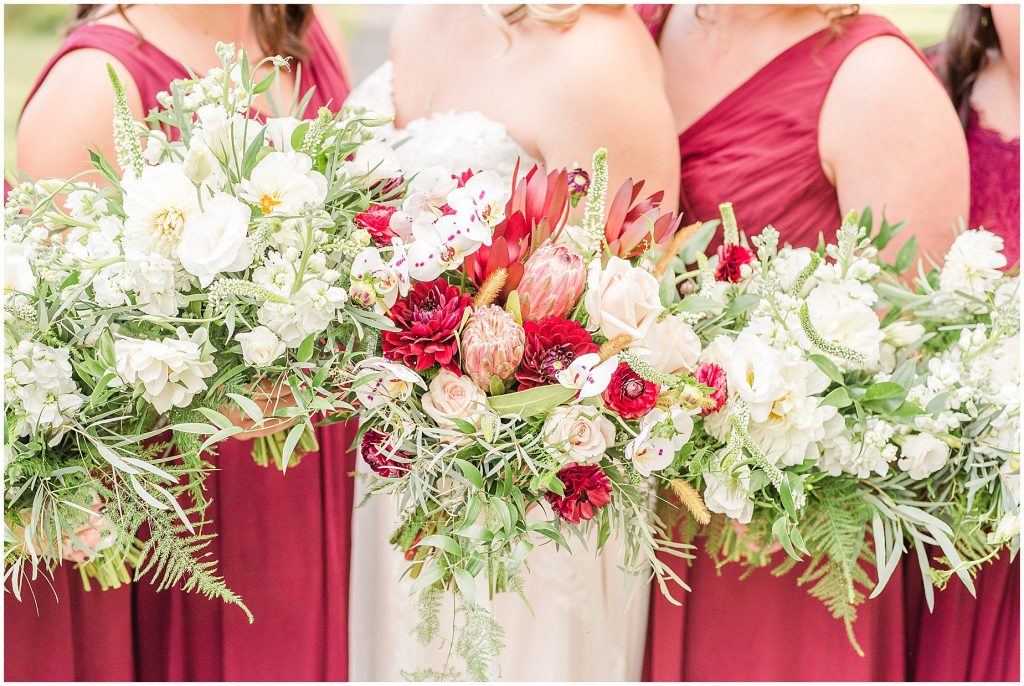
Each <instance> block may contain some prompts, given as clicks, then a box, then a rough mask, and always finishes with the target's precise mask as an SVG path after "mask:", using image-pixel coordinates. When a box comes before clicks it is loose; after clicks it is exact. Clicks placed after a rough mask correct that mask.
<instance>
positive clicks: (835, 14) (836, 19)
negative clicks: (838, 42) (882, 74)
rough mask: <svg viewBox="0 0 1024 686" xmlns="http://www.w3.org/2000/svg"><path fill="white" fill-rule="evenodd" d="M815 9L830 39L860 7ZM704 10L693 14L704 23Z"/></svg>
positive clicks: (841, 29)
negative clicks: (824, 24)
mask: <svg viewBox="0 0 1024 686" xmlns="http://www.w3.org/2000/svg"><path fill="white" fill-rule="evenodd" d="M817 8H818V11H819V12H821V13H822V14H823V15H824V16H825V18H826V19H828V28H829V33H831V34H832V37H835V36H838V35H839V34H841V33H842V32H843V29H844V28H845V27H844V22H846V20H848V19H852V18H853V17H856V16H857V15H858V14H860V5H858V4H849V5H817ZM705 9H707V5H697V7H696V10H695V12H696V15H697V19H698V20H700V21H705V19H706V18H705V17H704V16H702V15H703V13H704V10H705ZM666 14H667V10H666Z"/></svg>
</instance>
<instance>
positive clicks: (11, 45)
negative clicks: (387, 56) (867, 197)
mask: <svg viewBox="0 0 1024 686" xmlns="http://www.w3.org/2000/svg"><path fill="white" fill-rule="evenodd" d="M71 8H72V5H5V6H4V143H5V145H4V169H5V170H10V169H11V168H12V165H13V163H14V159H15V152H14V130H15V126H16V123H17V117H18V113H19V112H20V111H21V107H22V105H23V103H24V101H25V97H26V96H27V95H28V92H29V89H30V88H31V87H32V84H33V83H35V79H36V77H37V76H38V74H39V71H40V70H41V69H42V68H43V65H44V64H46V60H47V59H48V58H49V57H50V55H52V54H53V52H54V50H56V48H57V46H58V45H59V43H60V34H61V30H62V27H63V25H64V23H65V22H66V20H67V18H68V17H69V16H70V13H71ZM955 8H956V5H866V6H865V9H866V10H867V11H871V12H876V13H878V14H882V15H885V16H886V17H888V18H889V19H891V20H892V21H893V22H894V23H895V24H896V25H897V26H899V27H900V28H901V29H902V30H903V31H905V32H906V33H907V35H909V36H910V38H911V39H913V40H914V42H915V43H917V44H918V45H920V46H927V45H931V44H933V43H935V42H937V41H939V40H940V39H941V38H942V36H943V35H945V33H946V29H947V28H948V27H949V21H950V17H951V16H952V13H953V11H954V9H955ZM330 10H331V12H332V14H334V15H335V16H337V17H338V19H339V21H340V22H341V24H342V26H343V27H345V30H346V34H348V37H349V45H350V49H351V51H352V52H353V53H360V52H361V51H371V50H372V51H373V52H374V54H379V53H380V51H381V46H380V45H377V44H374V45H372V46H371V45H366V44H365V43H361V42H360V41H359V27H360V25H361V24H362V23H363V20H364V16H365V13H368V12H371V11H378V12H386V11H387V10H386V9H385V8H381V7H375V8H371V7H365V6H358V5H356V6H353V5H347V6H346V5H335V6H331V7H330ZM359 57H360V55H359V54H354V55H353V60H352V61H353V67H354V68H355V67H356V66H357V64H361V63H362V62H365V60H362V61H360V60H359Z"/></svg>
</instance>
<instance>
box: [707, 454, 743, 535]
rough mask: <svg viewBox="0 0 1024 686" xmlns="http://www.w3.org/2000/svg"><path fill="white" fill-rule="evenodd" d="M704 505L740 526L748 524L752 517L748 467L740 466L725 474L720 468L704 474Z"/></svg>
mask: <svg viewBox="0 0 1024 686" xmlns="http://www.w3.org/2000/svg"><path fill="white" fill-rule="evenodd" d="M704 504H705V505H707V506H708V509H709V510H711V511H712V512H719V513H721V514H724V515H725V516H726V517H729V518H730V519H735V520H736V521H737V522H739V523H740V524H749V523H750V519H751V518H752V517H753V516H754V503H753V502H752V501H751V500H750V467H748V466H746V465H741V466H739V467H736V468H735V469H733V470H732V471H731V473H725V472H722V471H721V468H718V469H716V470H715V471H710V472H707V471H706V472H704Z"/></svg>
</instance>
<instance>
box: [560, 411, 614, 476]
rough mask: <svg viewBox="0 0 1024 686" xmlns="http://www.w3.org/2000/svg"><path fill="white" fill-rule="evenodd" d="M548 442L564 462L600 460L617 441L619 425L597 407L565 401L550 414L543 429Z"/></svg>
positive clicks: (591, 462)
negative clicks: (616, 434)
mask: <svg viewBox="0 0 1024 686" xmlns="http://www.w3.org/2000/svg"><path fill="white" fill-rule="evenodd" d="M542 434H543V436H544V444H545V445H547V446H548V447H550V448H553V449H554V450H553V452H555V454H557V455H558V457H559V459H561V461H562V462H563V463H567V462H576V463H578V464H597V463H598V462H600V461H601V458H602V457H604V454H605V451H606V450H608V447H609V446H611V445H612V444H613V443H615V425H614V424H612V423H611V422H610V421H608V418H607V417H605V416H604V415H602V414H601V411H600V410H598V409H597V408H596V407H590V406H588V405H562V406H561V407H557V408H555V410H554V411H553V412H552V413H551V414H550V415H549V416H548V419H547V421H546V422H544V428H543V429H542Z"/></svg>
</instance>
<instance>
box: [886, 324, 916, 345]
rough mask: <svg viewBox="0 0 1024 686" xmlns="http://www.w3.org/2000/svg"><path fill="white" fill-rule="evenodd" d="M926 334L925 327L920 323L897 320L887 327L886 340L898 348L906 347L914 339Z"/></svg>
mask: <svg viewBox="0 0 1024 686" xmlns="http://www.w3.org/2000/svg"><path fill="white" fill-rule="evenodd" d="M924 334H925V328H924V327H923V326H921V325H920V324H916V323H912V322H907V321H895V322H893V323H892V324H890V325H889V326H887V327H885V340H886V342H887V343H891V344H892V345H894V346H896V347H897V348H905V347H907V346H908V345H910V344H911V343H913V342H914V341H917V340H918V339H920V338H921V336H923V335H924Z"/></svg>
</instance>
